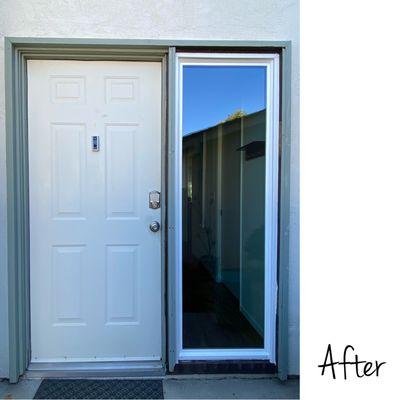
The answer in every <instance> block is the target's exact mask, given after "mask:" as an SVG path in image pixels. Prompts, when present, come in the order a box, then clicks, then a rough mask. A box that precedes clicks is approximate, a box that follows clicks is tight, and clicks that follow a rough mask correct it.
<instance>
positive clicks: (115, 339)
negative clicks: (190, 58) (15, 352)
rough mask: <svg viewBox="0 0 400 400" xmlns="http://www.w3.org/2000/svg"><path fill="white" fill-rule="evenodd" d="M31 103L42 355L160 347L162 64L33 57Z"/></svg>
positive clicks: (36, 349)
mask: <svg viewBox="0 0 400 400" xmlns="http://www.w3.org/2000/svg"><path fill="white" fill-rule="evenodd" d="M28 111H29V116H28V120H29V121H28V122H29V209H30V282H31V350H32V362H35V361H36V362H39V361H99V360H157V359H160V358H161V315H162V312H161V235H160V232H157V233H153V232H151V231H150V230H149V224H150V222H152V221H154V220H156V221H160V219H161V210H160V209H151V208H149V200H148V194H149V192H150V191H152V190H158V191H160V190H161V64H160V63H157V62H108V61H107V62H106V61H104V62H102V61H101V62H100V61H95V62H93V61H58V60H57V61H44V60H30V61H28ZM93 136H98V138H99V143H98V144H99V150H98V151H93V149H92V137H93Z"/></svg>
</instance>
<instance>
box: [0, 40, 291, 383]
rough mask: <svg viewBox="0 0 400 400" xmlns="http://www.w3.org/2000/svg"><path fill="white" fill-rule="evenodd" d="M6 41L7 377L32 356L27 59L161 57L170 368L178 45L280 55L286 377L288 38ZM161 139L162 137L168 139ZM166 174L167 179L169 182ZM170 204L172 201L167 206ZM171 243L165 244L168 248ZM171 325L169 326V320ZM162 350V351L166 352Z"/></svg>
mask: <svg viewBox="0 0 400 400" xmlns="http://www.w3.org/2000/svg"><path fill="white" fill-rule="evenodd" d="M4 42H5V43H4V44H5V95H6V168H7V171H6V173H7V272H8V316H9V327H8V329H9V376H8V377H9V379H10V381H11V382H17V381H18V379H19V376H20V375H22V374H23V373H24V372H25V370H26V368H27V366H28V363H29V358H30V357H29V354H30V334H29V331H30V329H29V321H30V314H29V197H28V196H29V182H28V146H27V101H26V94H27V93H26V60H28V59H63V60H68V59H69V60H115V61H120V60H125V61H127V60H132V61H133V60H141V61H162V62H163V70H164V71H165V75H166V77H167V79H165V85H166V86H164V87H163V89H164V90H163V95H164V98H163V104H164V105H165V108H166V109H167V112H166V117H165V118H167V121H165V119H164V121H165V124H164V125H165V130H164V132H165V134H164V144H165V149H168V151H166V154H165V157H164V161H163V163H164V177H165V178H166V179H168V181H165V180H164V182H165V190H164V193H166V195H165V196H163V197H164V201H165V203H166V204H165V205H166V207H164V209H165V210H166V211H165V212H164V216H163V218H164V226H168V229H165V230H164V232H165V234H164V235H163V236H164V243H165V250H166V251H165V253H164V256H163V259H164V268H163V270H164V271H166V276H165V277H163V279H164V282H165V283H166V285H165V287H166V290H165V292H164V293H163V299H164V300H165V303H166V304H165V303H164V304H165V306H166V307H165V309H166V310H167V311H166V312H167V315H168V317H167V318H166V322H165V321H164V322H163V326H164V332H165V335H163V337H164V338H165V337H167V339H165V343H164V346H163V347H164V352H165V348H166V347H167V346H166V343H168V352H167V354H166V357H165V358H164V360H165V359H168V367H169V370H170V371H172V370H173V369H174V366H175V363H176V355H175V346H174V335H175V315H174V312H175V311H174V304H173V299H174V290H175V282H174V279H173V276H174V274H172V272H173V271H172V267H173V265H174V260H175V256H176V255H175V254H174V249H175V246H174V242H173V236H174V235H172V234H171V233H172V232H173V230H174V229H175V227H174V226H173V225H172V224H168V221H173V220H174V219H173V218H172V217H173V215H174V213H175V212H176V210H175V209H174V207H173V205H174V198H173V193H174V187H173V186H174V182H175V178H174V177H175V172H176V170H175V162H176V157H175V154H174V153H173V150H172V149H173V148H174V142H173V141H174V140H175V139H174V135H173V132H174V123H175V122H174V116H175V94H174V90H173V89H174V70H175V66H174V60H175V57H174V54H175V51H176V48H179V47H182V48H185V49H186V50H187V49H188V48H189V49H193V50H198V49H200V51H204V49H212V48H214V49H218V48H219V49H221V48H226V49H229V50H231V51H243V50H247V51H248V50H249V49H250V50H255V51H258V50H259V51H265V50H266V49H267V50H268V49H270V50H272V51H277V50H279V51H280V52H281V57H282V63H281V64H282V74H281V76H282V97H281V105H282V107H281V112H282V125H281V164H280V216H279V251H278V259H279V262H278V276H279V280H278V285H279V289H278V290H279V295H278V325H277V326H278V329H277V339H278V340H277V346H278V349H277V360H278V374H279V377H280V378H281V379H286V377H287V359H288V348H287V345H288V344H287V336H288V326H287V312H288V301H287V300H288V293H287V291H288V288H287V284H288V265H289V233H290V232H289V217H290V118H291V114H290V87H291V77H290V71H291V42H288V41H236V40H235V41H230V40H208V41H207V40H118V39H115V40H114V39H109V40H103V39H64V38H62V39H58V38H57V39H55V38H23V37H19V38H15V37H6V38H5V40H4ZM165 142H166V143H165ZM167 182H168V185H167ZM168 205H169V206H168ZM167 250H168V251H167ZM167 325H168V326H167ZM163 356H165V353H164V354H163Z"/></svg>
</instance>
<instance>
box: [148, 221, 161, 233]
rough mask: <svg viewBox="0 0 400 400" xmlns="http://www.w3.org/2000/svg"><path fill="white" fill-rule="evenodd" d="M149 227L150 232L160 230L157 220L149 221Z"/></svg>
mask: <svg viewBox="0 0 400 400" xmlns="http://www.w3.org/2000/svg"><path fill="white" fill-rule="evenodd" d="M149 228H150V230H151V231H152V232H158V231H159V230H160V223H159V222H158V221H153V222H151V223H150V225H149Z"/></svg>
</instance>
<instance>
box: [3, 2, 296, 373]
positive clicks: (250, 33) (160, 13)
mask: <svg viewBox="0 0 400 400" xmlns="http://www.w3.org/2000/svg"><path fill="white" fill-rule="evenodd" d="M298 14H299V5H298V0H245V1H243V0H218V1H216V0H202V1H198V0H118V1H116V0H107V1H105V0H1V1H0V52H1V55H0V377H2V376H7V374H8V371H7V365H8V337H7V329H5V328H6V326H7V318H8V316H7V284H6V283H7V271H6V259H7V254H6V240H7V237H6V218H7V216H6V191H5V185H6V171H5V121H4V118H5V110H4V40H3V38H4V36H25V37H64V38H72V37H79V38H121V39H138V38H146V39H170V38H174V39H243V40H257V39H259V40H291V41H292V42H293V65H292V67H293V74H292V166H293V168H292V177H291V179H292V186H291V187H292V194H291V254H290V257H291V261H290V282H289V292H290V294H289V296H290V310H289V345H290V347H289V353H290V355H289V357H290V371H289V373H291V374H298V373H299V18H298Z"/></svg>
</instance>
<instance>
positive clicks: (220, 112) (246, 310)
mask: <svg viewBox="0 0 400 400" xmlns="http://www.w3.org/2000/svg"><path fill="white" fill-rule="evenodd" d="M265 90H266V70H265V67H261V66H254V67H253V66H199V65H196V66H191V65H190V66H184V67H183V145H182V147H183V160H182V179H183V182H182V183H183V193H182V196H183V202H182V204H183V210H182V213H183V215H182V220H183V226H182V239H183V243H182V249H183V250H182V251H183V266H182V268H183V348H184V349H188V348H263V347H264V269H265V266H264V247H265V246H264V242H265V240H264V236H265V235H264V223H265V209H264V208H265V135H266V125H265V120H266V117H265V107H266V100H265Z"/></svg>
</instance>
